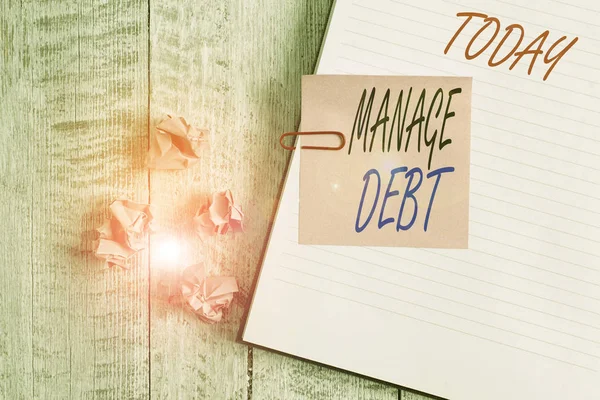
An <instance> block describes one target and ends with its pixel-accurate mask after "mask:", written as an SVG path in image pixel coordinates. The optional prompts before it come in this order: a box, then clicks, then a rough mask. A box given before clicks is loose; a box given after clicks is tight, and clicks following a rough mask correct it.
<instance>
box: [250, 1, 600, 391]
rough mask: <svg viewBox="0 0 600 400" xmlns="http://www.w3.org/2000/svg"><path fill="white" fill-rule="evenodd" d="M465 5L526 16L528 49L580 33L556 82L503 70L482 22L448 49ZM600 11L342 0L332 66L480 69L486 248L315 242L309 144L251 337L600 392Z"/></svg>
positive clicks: (450, 383) (474, 241)
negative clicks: (308, 231) (309, 226)
mask: <svg viewBox="0 0 600 400" xmlns="http://www.w3.org/2000/svg"><path fill="white" fill-rule="evenodd" d="M516 4H524V6H523V7H524V8H519V7H517V6H516ZM464 11H476V12H485V13H486V14H489V15H490V16H495V17H498V18H499V19H500V21H501V23H502V27H501V29H502V30H501V32H500V34H499V38H500V37H501V36H502V35H503V34H504V28H505V27H506V26H507V25H509V24H512V23H520V24H522V25H523V26H524V27H525V36H526V39H525V40H524V45H522V46H521V48H523V47H524V46H525V45H526V44H528V43H529V42H530V41H531V40H533V38H534V37H536V36H537V35H538V34H540V33H541V32H542V31H544V30H546V29H548V30H550V34H551V36H550V39H549V40H548V42H547V44H546V45H545V46H544V48H545V49H547V48H548V44H549V43H553V42H554V41H555V40H556V39H557V38H559V37H560V36H562V35H563V34H564V35H567V37H568V39H567V40H568V41H570V39H571V38H573V37H575V36H578V37H579V41H578V42H577V43H576V44H575V46H574V47H573V48H572V49H571V50H570V51H569V52H568V53H567V54H566V56H565V57H563V59H562V60H561V61H560V62H559V63H558V64H557V66H556V68H555V70H554V71H553V72H552V74H551V75H550V77H549V78H548V80H547V81H545V82H544V81H543V80H542V76H543V74H544V73H545V71H546V69H547V67H545V66H544V65H543V62H541V61H540V60H538V62H537V63H536V66H535V67H534V69H533V72H532V74H531V76H528V75H527V67H528V65H529V62H528V60H529V59H530V57H526V58H525V59H524V60H523V62H521V63H520V64H519V65H518V66H516V67H515V68H514V69H513V70H512V71H509V70H508V65H507V64H509V62H507V63H505V64H503V65H501V66H499V67H496V68H490V67H489V66H488V65H487V60H488V58H489V54H490V53H491V52H492V51H493V48H494V47H495V46H494V45H493V46H491V47H490V48H489V49H488V50H487V51H486V52H485V53H484V54H483V55H482V56H480V57H478V58H476V59H473V60H469V61H468V60H466V59H465V56H464V47H465V45H466V43H467V42H468V40H469V39H470V38H471V36H472V33H473V32H474V31H475V30H476V29H471V31H470V33H468V34H467V33H465V34H462V35H461V36H459V38H457V39H456V42H455V43H454V45H453V47H452V48H451V49H450V51H449V52H448V54H447V55H444V53H443V50H444V48H445V46H446V44H447V43H448V41H449V40H450V38H451V37H452V36H453V34H454V33H455V32H456V30H457V28H458V27H459V26H460V24H461V23H462V22H463V20H464V19H463V18H458V17H456V13H457V12H464ZM599 18H600V4H599V3H597V2H594V1H591V0H588V1H585V0H580V1H579V2H578V3H577V4H575V3H573V5H569V4H568V1H567V0H564V1H558V0H548V1H529V2H526V3H522V2H519V1H518V0H502V1H480V0H456V1H443V0H427V1H421V2H409V1H408V0H403V1H400V0H397V1H396V0H394V1H391V0H370V1H367V0H357V1H354V3H352V2H351V1H340V0H338V2H337V4H336V7H335V11H334V14H333V16H332V18H331V20H330V26H329V30H328V34H327V39H326V41H325V44H324V47H323V51H322V54H321V59H320V63H319V66H318V70H317V73H319V74H380V75H394V74H396V75H460V76H473V113H472V117H473V122H472V150H471V160H472V164H471V209H470V237H469V250H430V249H408V248H383V247H380V248H360V247H334V246H301V245H298V243H297V235H298V230H297V227H298V198H299V196H298V194H299V193H298V183H299V153H298V152H296V153H295V154H294V156H293V157H292V161H291V165H290V169H289V172H288V177H287V181H286V184H285V188H284V192H283V195H282V199H281V202H280V205H279V209H278V213H277V217H276V220H275V223H274V226H273V230H272V235H271V239H270V243H269V246H268V249H267V253H266V256H265V260H264V263H263V266H262V270H261V273H260V277H259V281H258V284H257V288H256V291H255V294H254V299H253V304H252V307H251V311H250V314H249V317H248V322H247V325H246V328H245V332H244V340H246V341H248V342H251V343H254V344H257V345H261V346H265V347H269V348H272V349H275V350H278V351H282V352H285V353H289V354H292V355H295V356H299V357H302V358H306V359H309V360H314V361H317V362H320V363H324V364H328V365H332V366H335V367H338V368H342V369H346V370H350V371H353V372H357V373H360V374H363V375H367V376H370V377H374V378H377V379H381V380H384V381H389V382H392V383H396V384H399V385H402V386H405V387H409V388H412V389H415V390H419V391H423V392H426V393H431V394H434V395H438V396H441V397H445V398H449V399H453V400H454V399H457V400H481V399H486V400H500V399H502V400H506V399H514V400H518V399H527V400H534V399H540V400H541V399H544V400H565V399H569V400H584V399H598V397H599V396H600V395H599V389H600V373H599V372H598V371H600V290H599V288H600V246H598V244H599V243H600V174H599V171H600V136H599V135H598V128H599V127H600V121H598V116H600V75H599V74H598V65H600V28H599V27H598V26H597V25H596V21H597V20H598V19H599ZM417 21H423V22H417ZM478 26H479V25H478ZM465 32H467V29H465ZM496 42H497V41H496ZM417 46H419V47H417ZM461 49H462V50H461ZM511 62H512V60H511ZM526 64H527V65H526Z"/></svg>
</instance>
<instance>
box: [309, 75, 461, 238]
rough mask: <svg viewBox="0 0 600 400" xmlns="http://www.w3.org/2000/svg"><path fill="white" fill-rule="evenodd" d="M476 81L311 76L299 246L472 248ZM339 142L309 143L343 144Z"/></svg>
mask: <svg viewBox="0 0 600 400" xmlns="http://www.w3.org/2000/svg"><path fill="white" fill-rule="evenodd" d="M470 127H471V78H462V77H408V76H407V77H399V76H394V77H389V76H323V75H320V76H305V77H303V81H302V127H301V130H302V131H306V132H308V131H325V130H328V131H340V132H342V133H343V134H344V135H345V137H346V145H345V147H344V148H343V149H342V150H339V151H317V150H301V153H300V215H299V233H298V234H299V243H301V244H320V245H353V246H354V245H356V246H397V247H439V248H467V247H468V232H469V176H470V175H469V165H470V142H471V129H470ZM338 143H339V139H338V138H336V137H335V136H333V137H329V138H324V137H322V136H304V137H302V138H301V144H302V145H313V146H318V145H325V146H332V147H335V146H336V145H337V144H338Z"/></svg>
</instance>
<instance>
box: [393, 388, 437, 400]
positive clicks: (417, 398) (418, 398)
mask: <svg viewBox="0 0 600 400" xmlns="http://www.w3.org/2000/svg"><path fill="white" fill-rule="evenodd" d="M428 399H430V397H427V396H426V395H423V394H417V393H413V392H408V391H406V390H403V391H402V394H401V396H400V400H428Z"/></svg>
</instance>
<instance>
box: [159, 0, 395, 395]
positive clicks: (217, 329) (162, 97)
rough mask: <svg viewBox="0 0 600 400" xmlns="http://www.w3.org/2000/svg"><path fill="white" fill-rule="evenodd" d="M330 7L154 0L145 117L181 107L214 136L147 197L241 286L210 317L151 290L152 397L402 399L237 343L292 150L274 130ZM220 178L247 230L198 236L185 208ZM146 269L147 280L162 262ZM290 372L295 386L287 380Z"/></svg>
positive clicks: (310, 65)
mask: <svg viewBox="0 0 600 400" xmlns="http://www.w3.org/2000/svg"><path fill="white" fill-rule="evenodd" d="M330 6H331V2H330V1H319V2H314V1H308V0H307V1H285V2H281V1H276V0H263V1H257V2H246V1H242V0H227V1H220V0H211V1H205V2H192V3H187V4H183V3H181V2H178V1H163V2H152V9H151V56H152V59H151V71H152V74H151V90H152V93H151V100H152V101H151V115H152V122H153V124H156V123H158V122H159V121H160V120H161V119H162V118H164V117H165V115H166V114H167V113H171V114H181V115H184V116H186V118H188V120H189V122H191V123H194V124H196V125H198V126H200V127H203V128H208V129H210V131H211V137H210V138H211V144H210V151H205V152H204V153H203V160H202V161H201V163H200V165H198V166H195V167H193V168H192V169H190V170H188V171H179V172H173V171H170V172H167V171H153V172H152V173H151V184H150V188H151V200H152V203H153V204H155V205H158V206H160V207H161V208H162V209H167V210H169V212H168V213H166V215H163V216H162V217H160V222H161V225H162V226H163V232H165V233H166V234H167V235H171V236H175V237H178V238H179V239H180V240H181V241H183V242H185V243H187V248H188V251H187V253H186V261H185V262H184V264H185V263H187V264H189V263H193V262H195V261H196V260H198V259H199V258H200V254H201V253H202V252H204V253H205V254H206V258H207V261H208V264H209V265H210V271H211V273H214V274H224V275H225V274H233V275H235V276H236V277H237V278H238V280H239V283H240V285H241V290H242V292H241V294H240V295H239V296H237V299H236V302H235V304H234V307H233V309H232V311H231V312H230V313H229V315H227V318H226V320H225V321H223V322H222V323H220V324H219V325H217V326H209V325H205V324H203V323H202V322H199V321H198V320H197V319H195V317H194V316H192V315H191V314H190V313H189V312H187V311H186V310H185V309H182V308H181V307H174V306H172V305H168V304H166V303H164V302H162V301H161V300H160V299H158V298H156V297H153V298H152V300H151V301H152V313H151V326H152V338H151V343H152V344H151V350H152V371H151V373H152V396H153V397H156V398H186V397H187V396H192V397H195V398H203V397H204V398H211V399H245V398H253V399H269V398H276V399H293V398H315V399H316V398H324V397H319V396H320V394H334V393H336V394H337V395H338V396H339V397H338V398H347V399H350V398H365V399H367V398H373V399H374V398H380V399H388V398H393V399H397V396H398V392H397V390H396V389H395V388H393V387H386V386H383V385H379V384H374V383H372V382H371V381H368V380H365V379H362V378H358V377H355V376H352V375H348V374H345V373H341V372H338V371H334V370H331V369H329V368H323V367H316V366H314V365H312V364H308V363H303V362H300V361H298V360H294V359H292V358H289V357H282V356H280V355H276V354H273V353H270V352H264V351H258V350H254V352H251V353H250V354H251V357H250V360H251V362H252V364H251V365H252V366H251V368H250V365H248V352H247V351H248V349H247V347H246V346H244V345H241V344H239V343H235V342H234V339H235V337H236V335H237V333H238V329H239V327H240V326H239V325H240V323H241V315H242V311H243V309H244V308H245V307H247V306H248V301H249V299H250V293H249V291H250V288H251V284H252V280H253V278H254V275H255V272H256V270H257V268H258V263H259V259H260V257H261V250H262V246H263V243H264V240H265V238H266V235H267V231H268V228H269V225H270V223H271V222H272V220H271V218H272V213H273V211H274V206H275V203H276V199H277V195H278V190H279V185H280V184H281V179H282V177H283V173H284V170H285V166H286V163H287V158H288V156H289V154H286V152H285V151H283V150H282V149H280V148H279V146H278V144H277V143H278V142H277V140H278V136H279V135H280V134H281V133H282V132H285V131H290V130H294V129H295V128H296V127H297V124H298V121H299V115H300V77H301V75H302V74H307V73H312V71H313V69H314V66H315V62H316V59H317V56H318V52H319V49H320V46H321V39H322V35H323V32H324V29H325V26H326V22H327V18H328V13H329V9H330ZM227 188H230V189H231V190H232V191H233V194H234V197H235V198H236V199H238V200H239V201H240V202H241V203H242V204H243V205H244V207H245V212H246V218H247V219H246V222H247V227H248V229H247V232H246V233H244V234H242V235H238V236H229V237H220V238H214V239H212V240H209V241H208V242H207V243H206V245H205V246H202V245H201V244H200V243H199V241H198V240H197V239H196V238H195V237H194V233H193V231H192V229H191V226H190V225H189V221H190V218H191V217H192V216H193V214H194V212H195V210H196V208H197V207H198V204H199V200H200V198H201V196H202V195H205V194H208V193H210V192H211V191H214V190H222V189H227ZM153 240H154V239H153ZM158 240H159V239H158V237H157V239H156V243H155V242H153V247H157V246H158ZM152 265H154V264H153V263H152V261H151V266H152ZM152 271H153V272H152V274H153V275H152V281H153V286H154V284H156V283H157V281H158V279H159V278H160V275H161V273H162V272H160V271H159V270H158V269H157V268H152ZM248 369H251V370H250V371H248ZM292 377H293V379H294V382H296V383H297V384H299V385H301V386H300V387H298V386H295V385H290V384H289V383H290V379H291V378H292ZM249 379H250V382H249ZM249 388H250V389H251V390H249ZM300 394H304V395H305V396H306V397H300ZM344 396H345V397H344Z"/></svg>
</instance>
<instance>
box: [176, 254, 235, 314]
mask: <svg viewBox="0 0 600 400" xmlns="http://www.w3.org/2000/svg"><path fill="white" fill-rule="evenodd" d="M238 290H239V289H238V285H237V281H236V279H235V278H234V277H231V276H209V277H206V276H205V269H204V263H201V264H195V265H190V266H189V267H186V268H185V269H184V270H183V273H182V277H181V294H182V296H183V298H184V299H185V301H186V303H187V304H188V305H189V306H190V307H191V308H192V310H194V313H195V314H196V315H197V316H198V318H200V319H201V320H203V321H205V322H208V323H215V322H219V321H220V320H221V318H223V310H225V309H227V308H229V306H230V305H231V302H232V300H233V294H234V293H235V292H237V291H238Z"/></svg>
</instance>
